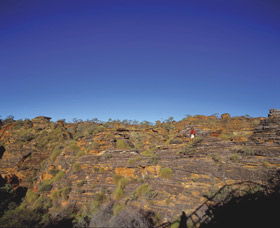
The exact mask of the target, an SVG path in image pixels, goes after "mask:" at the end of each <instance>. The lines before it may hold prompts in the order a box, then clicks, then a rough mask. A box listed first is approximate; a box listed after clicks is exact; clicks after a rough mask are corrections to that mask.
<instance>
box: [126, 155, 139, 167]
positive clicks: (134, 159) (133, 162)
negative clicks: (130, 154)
mask: <svg viewBox="0 0 280 228" xmlns="http://www.w3.org/2000/svg"><path fill="white" fill-rule="evenodd" d="M140 160H141V157H140V156H137V157H135V158H130V159H128V164H129V165H134V164H136V163H137V162H139V161H140Z"/></svg>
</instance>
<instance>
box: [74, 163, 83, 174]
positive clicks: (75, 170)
mask: <svg viewBox="0 0 280 228" xmlns="http://www.w3.org/2000/svg"><path fill="white" fill-rule="evenodd" d="M81 169H82V168H81V164H79V163H75V164H74V165H73V171H74V172H77V171H80V170H81Z"/></svg>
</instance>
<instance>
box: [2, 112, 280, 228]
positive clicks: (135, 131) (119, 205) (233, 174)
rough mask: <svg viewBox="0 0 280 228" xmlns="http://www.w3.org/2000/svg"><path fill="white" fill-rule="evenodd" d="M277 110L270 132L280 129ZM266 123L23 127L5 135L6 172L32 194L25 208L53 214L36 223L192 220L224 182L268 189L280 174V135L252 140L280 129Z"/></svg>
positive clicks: (205, 120) (38, 123)
mask: <svg viewBox="0 0 280 228" xmlns="http://www.w3.org/2000/svg"><path fill="white" fill-rule="evenodd" d="M271 113H272V115H271V114H270V116H269V117H268V118H267V119H265V120H263V121H262V122H261V124H262V125H261V126H262V127H263V125H264V123H270V125H269V124H268V125H269V126H272V124H271V123H274V124H277V123H278V124H279V122H277V121H278V119H277V118H278V117H277V118H276V116H275V113H276V112H275V111H271ZM273 113H274V114H273ZM258 124H259V119H257V118H247V117H238V118H231V117H230V116H229V115H224V116H223V118H221V119H220V118H217V117H216V116H211V117H204V116H197V117H189V118H187V119H184V120H182V121H180V122H175V121H173V122H166V123H158V124H157V125H155V126H150V125H145V124H144V125H127V124H122V123H119V122H109V123H103V124H100V123H95V122H81V123H73V124H70V123H64V122H63V121H59V122H58V123H53V122H51V121H50V119H49V118H47V119H46V118H42V117H40V118H35V121H34V119H33V120H32V125H30V121H21V122H20V121H17V122H14V123H12V124H11V125H9V127H5V126H4V127H2V129H1V130H0V131H1V132H0V133H1V142H2V158H1V160H0V172H1V176H2V177H3V178H2V179H3V180H6V182H8V178H9V176H11V175H13V176H14V177H16V178H17V179H18V182H19V183H18V186H23V187H27V188H28V192H27V195H26V197H25V200H24V202H23V205H22V206H21V207H22V208H24V210H25V211H27V210H31V211H32V210H39V209H40V210H41V211H43V212H44V215H45V216H43V217H44V218H38V221H37V220H36V224H41V225H42V226H46V225H49V224H50V223H51V224H52V223H56V222H59V221H60V220H63V219H65V218H67V219H69V221H71V224H75V225H76V226H77V227H82V226H85V227H86V226H89V224H92V225H94V226H95V225H97V226H100V227H102V226H103V227H108V226H111V227H113V226H118V227H129V226H131V227H137V226H136V225H133V221H136V220H135V219H134V217H135V216H136V217H138V218H139V219H140V218H142V219H140V220H139V221H137V224H143V226H144V227H149V226H156V225H159V224H161V223H164V222H167V221H170V222H171V221H174V220H176V219H177V218H178V217H179V215H180V214H181V213H182V211H184V212H185V213H186V214H187V215H189V214H191V213H192V212H193V211H194V210H195V209H196V208H197V207H199V206H200V205H201V204H203V203H204V202H205V201H206V200H208V199H209V197H211V195H213V194H214V193H215V192H216V191H218V190H219V189H220V188H221V187H222V186H224V185H225V184H232V183H237V182H242V181H254V182H256V183H262V184H265V183H266V181H267V180H268V179H269V178H270V174H271V172H274V171H276V170H277V169H279V168H280V158H279V157H280V150H279V149H280V147H279V146H278V144H277V138H275V137H274V138H273V139H276V141H273V142H274V144H268V145H266V144H260V143H254V141H252V140H251V139H255V138H256V137H260V136H263V137H267V136H266V135H268V134H269V133H270V134H274V133H275V132H277V128H276V127H275V126H276V125H273V126H274V127H270V128H269V130H266V131H265V134H262V133H261V132H258V129H259V128H260V127H258ZM34 125H35V126H34ZM192 126H195V128H196V130H197V132H198V133H199V137H197V138H196V139H195V140H190V138H189V136H188V129H189V128H190V127H192ZM277 126H278V130H279V125H277ZM255 128H256V130H254V129H255ZM253 133H254V134H253ZM15 188H16V186H15ZM18 210H20V209H18ZM205 210H206V209H205ZM205 210H204V211H205ZM17 213H19V212H18V211H17ZM201 213H203V211H202V212H201ZM7 219H8V218H7ZM36 219H37V218H36ZM5 221H6V220H5ZM122 224H123V225H122ZM127 224H128V225H127ZM0 225H1V219H0Z"/></svg>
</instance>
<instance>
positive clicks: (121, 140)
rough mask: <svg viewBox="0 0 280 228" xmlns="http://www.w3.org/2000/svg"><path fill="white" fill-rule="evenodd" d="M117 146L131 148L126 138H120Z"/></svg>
mask: <svg viewBox="0 0 280 228" xmlns="http://www.w3.org/2000/svg"><path fill="white" fill-rule="evenodd" d="M116 147H117V149H123V150H125V149H131V147H130V145H129V144H128V143H126V142H125V140H124V139H118V140H117V142H116Z"/></svg>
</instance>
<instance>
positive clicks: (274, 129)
mask: <svg viewBox="0 0 280 228" xmlns="http://www.w3.org/2000/svg"><path fill="white" fill-rule="evenodd" d="M252 140H253V141H255V142H256V143H276V144H280V110H278V109H270V110H269V114H268V118H266V119H264V120H262V121H261V123H260V126H258V127H257V128H256V129H255V131H254V134H253V135H252Z"/></svg>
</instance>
